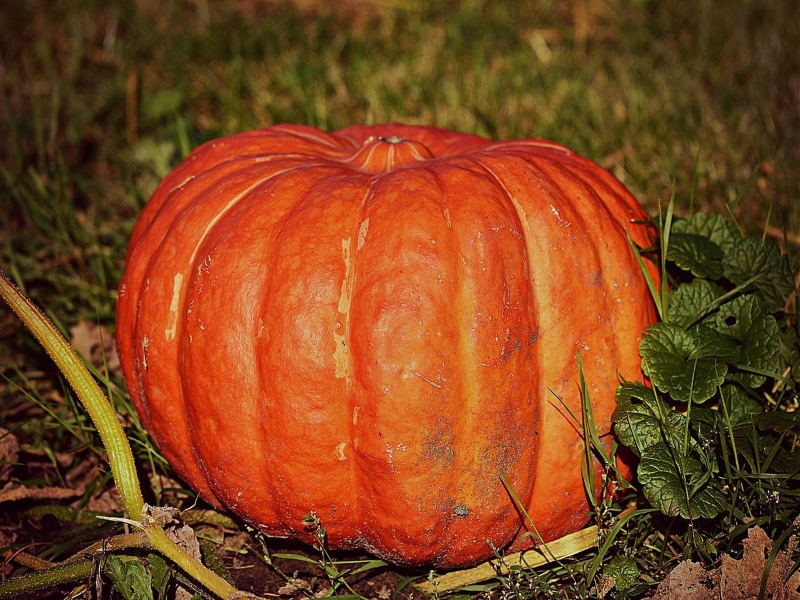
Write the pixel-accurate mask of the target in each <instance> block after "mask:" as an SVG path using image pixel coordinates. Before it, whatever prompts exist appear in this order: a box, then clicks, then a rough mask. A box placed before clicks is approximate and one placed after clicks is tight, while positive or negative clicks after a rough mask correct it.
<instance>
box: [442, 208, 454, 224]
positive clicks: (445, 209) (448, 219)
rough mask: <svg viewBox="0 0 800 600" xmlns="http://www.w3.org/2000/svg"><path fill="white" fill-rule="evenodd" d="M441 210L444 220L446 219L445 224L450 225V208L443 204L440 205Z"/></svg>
mask: <svg viewBox="0 0 800 600" xmlns="http://www.w3.org/2000/svg"><path fill="white" fill-rule="evenodd" d="M442 212H443V213H444V220H445V221H447V226H448V227H452V226H453V222H452V221H451V220H450V210H449V209H448V208H447V207H446V206H444V207H442Z"/></svg>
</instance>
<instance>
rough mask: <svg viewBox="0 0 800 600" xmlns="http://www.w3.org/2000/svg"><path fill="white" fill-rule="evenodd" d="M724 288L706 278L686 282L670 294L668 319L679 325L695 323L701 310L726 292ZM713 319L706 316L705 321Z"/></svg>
mask: <svg viewBox="0 0 800 600" xmlns="http://www.w3.org/2000/svg"><path fill="white" fill-rule="evenodd" d="M724 293H725V292H724V290H723V289H722V288H721V287H720V286H718V285H717V284H715V283H712V282H711V281H708V280H706V279H694V280H693V281H692V282H691V283H685V284H683V285H680V286H678V288H677V289H676V290H675V291H674V292H671V293H670V294H669V307H668V309H667V320H668V321H669V322H671V323H677V324H678V325H682V326H684V327H685V326H688V325H689V324H691V323H694V322H695V320H696V319H697V317H698V316H699V315H700V312H701V311H702V310H703V309H704V308H705V307H706V306H708V305H709V304H711V303H712V302H713V301H714V300H716V299H717V298H719V297H720V296H721V295H722V294H724ZM711 319H713V317H711V316H707V317H705V319H704V321H708V320H711Z"/></svg>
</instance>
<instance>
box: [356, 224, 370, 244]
mask: <svg viewBox="0 0 800 600" xmlns="http://www.w3.org/2000/svg"><path fill="white" fill-rule="evenodd" d="M368 229H369V218H367V219H364V220H363V221H361V226H360V227H359V228H358V243H357V244H356V249H357V250H361V248H362V247H363V246H364V242H365V241H366V240H367V230H368Z"/></svg>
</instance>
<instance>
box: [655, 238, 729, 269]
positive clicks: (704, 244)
mask: <svg viewBox="0 0 800 600" xmlns="http://www.w3.org/2000/svg"><path fill="white" fill-rule="evenodd" d="M723 256H724V253H723V252H722V250H720V248H719V246H717V245H716V244H715V243H714V242H712V241H711V240H709V239H708V238H707V237H703V236H701V235H697V234H695V233H673V234H672V237H671V238H670V241H669V250H668V251H667V260H670V261H672V262H673V263H675V265H676V266H677V267H679V268H680V269H682V270H684V271H690V272H691V273H692V275H694V276H695V277H702V278H710V279H720V278H721V277H722V275H723V271H722V258H723Z"/></svg>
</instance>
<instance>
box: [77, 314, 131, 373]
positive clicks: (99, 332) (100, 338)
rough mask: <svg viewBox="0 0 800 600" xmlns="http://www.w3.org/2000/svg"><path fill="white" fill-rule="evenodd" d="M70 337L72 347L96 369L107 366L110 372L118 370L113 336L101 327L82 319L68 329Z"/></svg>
mask: <svg viewBox="0 0 800 600" xmlns="http://www.w3.org/2000/svg"><path fill="white" fill-rule="evenodd" d="M69 333H70V336H71V337H72V347H73V348H75V350H77V351H78V352H80V353H81V354H82V355H83V356H84V357H85V358H87V359H89V360H90V361H91V363H92V364H93V365H94V366H95V367H97V368H98V369H101V370H102V369H103V368H105V367H106V365H107V366H108V370H109V371H110V372H118V371H119V369H120V364H119V356H118V355H117V345H116V344H115V343H114V336H113V335H111V333H109V331H108V329H107V328H106V327H104V326H103V325H98V324H97V323H94V322H92V321H87V320H85V319H82V320H80V321H78V324H77V325H73V326H72V327H70V328H69Z"/></svg>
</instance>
